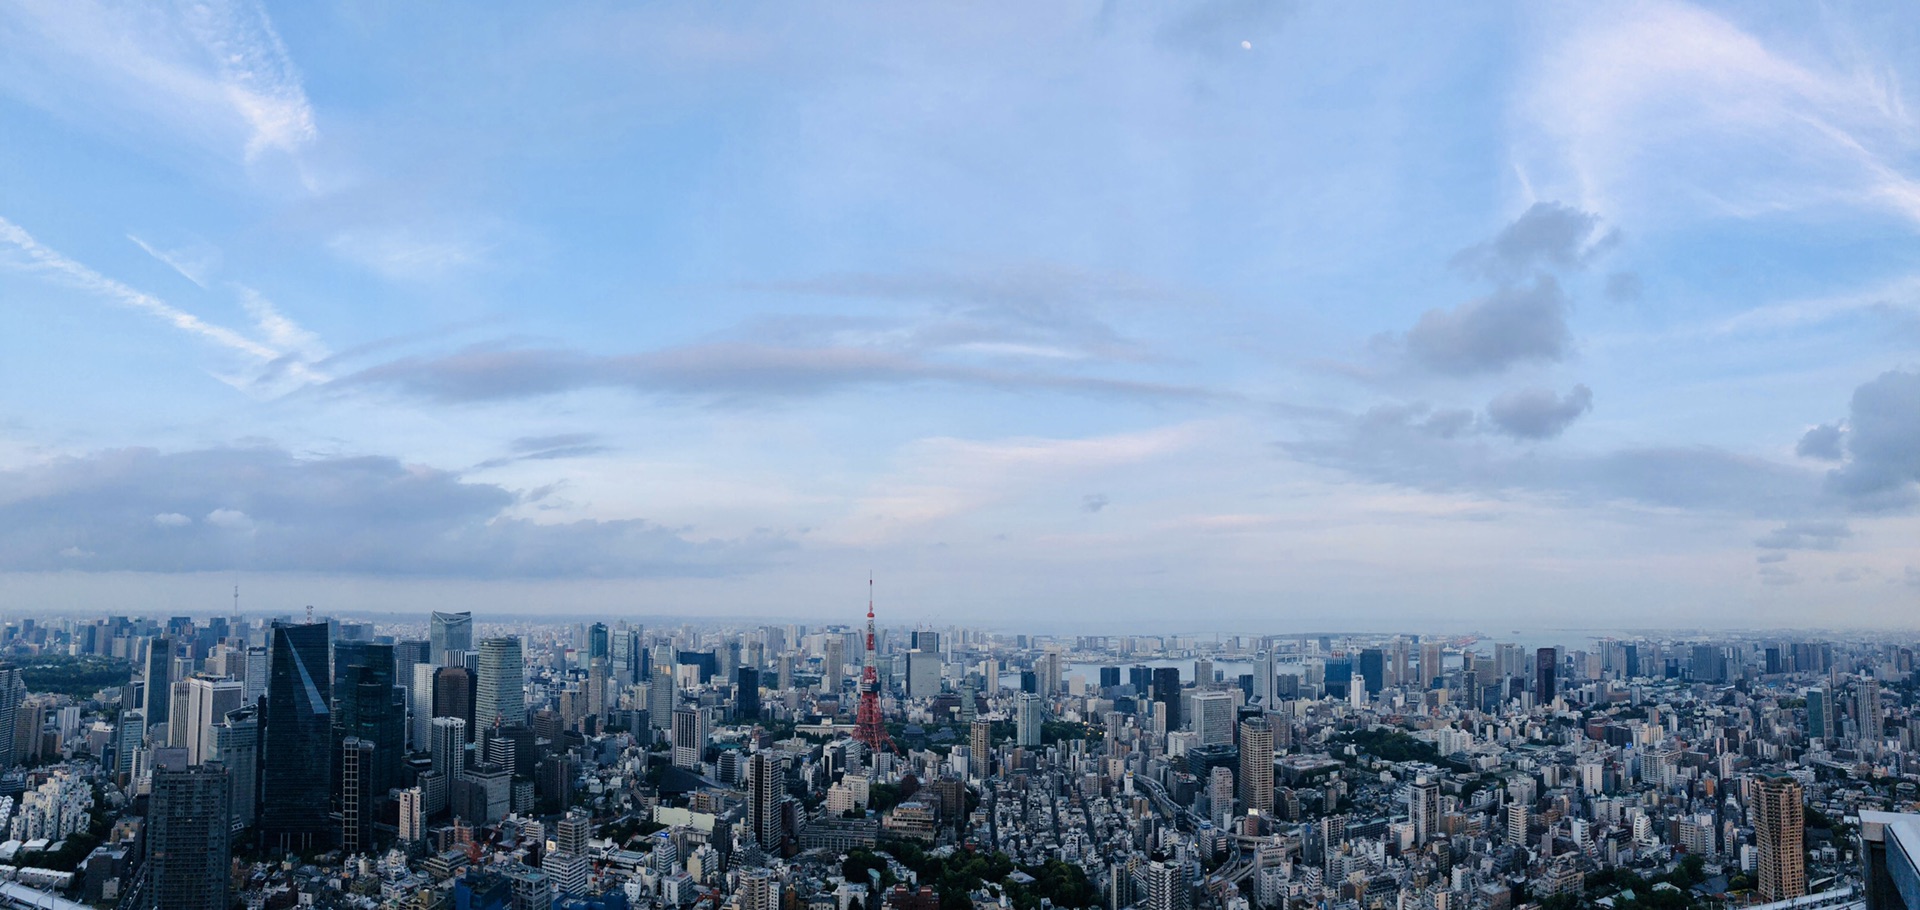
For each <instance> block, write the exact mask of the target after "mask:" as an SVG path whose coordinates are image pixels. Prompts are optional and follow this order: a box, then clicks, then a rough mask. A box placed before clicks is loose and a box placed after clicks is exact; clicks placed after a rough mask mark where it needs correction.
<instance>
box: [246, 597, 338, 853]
mask: <svg viewBox="0 0 1920 910" xmlns="http://www.w3.org/2000/svg"><path fill="white" fill-rule="evenodd" d="M272 635H273V644H272V645H271V648H272V651H271V653H272V658H271V660H272V668H273V670H272V673H271V674H270V675H269V677H268V679H267V695H266V697H265V698H263V699H261V704H262V705H264V706H265V710H263V711H262V712H261V715H260V825H259V827H260V842H261V844H262V846H263V847H265V848H266V849H268V850H270V851H277V852H285V851H298V852H301V853H307V852H312V851H314V850H315V849H317V848H322V847H326V846H330V845H331V843H332V838H333V826H332V824H331V823H330V820H329V819H328V814H329V812H330V810H331V808H332V806H331V803H332V800H331V799H330V796H329V793H328V789H329V788H328V777H329V775H328V774H327V771H326V769H328V768H330V767H332V765H333V756H332V751H333V749H332V747H333V712H332V703H333V702H332V691H333V690H332V682H333V680H332V677H331V676H329V674H328V673H327V670H328V666H327V624H326V623H324V622H319V623H309V624H306V625H288V624H284V623H274V625H273V632H272Z"/></svg>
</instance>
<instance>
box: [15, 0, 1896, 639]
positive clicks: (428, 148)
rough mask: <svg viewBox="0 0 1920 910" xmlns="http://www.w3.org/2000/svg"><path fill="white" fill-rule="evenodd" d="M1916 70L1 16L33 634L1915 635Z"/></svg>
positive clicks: (1874, 29) (1189, 28) (899, 19)
mask: <svg viewBox="0 0 1920 910" xmlns="http://www.w3.org/2000/svg"><path fill="white" fill-rule="evenodd" d="M1916 46H1920V16H1916V15H1915V11H1914V9H1913V7H1911V6H1909V5H1904V4H1873V3H1866V4H1844V5H1833V6H1814V5H1768V6H1762V5H1752V4H1747V5H1725V6H1696V5H1688V4H1681V3H1665V2H1649V3H1634V4H1617V5H1616V4H1606V5H1595V6H1585V5H1551V6H1548V5H1538V4H1471V5H1463V4H1441V5H1413V4H1407V5H1400V6H1394V7H1391V11H1390V12H1383V13H1381V14H1379V15H1364V16H1363V15H1355V14H1354V13H1353V11H1352V10H1351V9H1350V8H1347V7H1344V6H1342V5H1337V4H1308V3H1300V4H1294V3H1273V4H1266V3H1196V4H1183V5H1175V6H1159V5H1144V4H1134V5H1129V4H1095V3H1059V4H1017V5H1016V4H1008V5H1001V6H992V7H979V6H975V5H927V4H893V5H875V6H869V5H858V6H856V5H799V4H766V5H761V4H750V5H719V6H716V5H657V4H656V5H617V4H573V3H566V4H528V5H517V6H505V7H490V8H487V9H485V10H484V12H481V11H478V10H470V9H467V8H453V7H445V6H432V5H418V4H407V5H386V4H357V3H345V4H266V5H262V4H257V3H250V2H238V0H235V2H213V3H204V4H172V3H161V4H134V5H122V4H109V3H92V2H25V0H23V2H9V3H4V4H0V49H4V53H0V301H4V303H5V306H4V307H3V308H0V312H4V314H5V318H6V320H7V326H6V328H5V330H4V331H0V389H4V390H5V391H4V393H3V394H0V614H4V615H6V616H7V617H8V618H17V617H21V616H44V615H51V614H54V613H58V614H60V615H69V614H70V615H76V616H81V615H99V614H102V613H107V612H115V611H148V610H151V611H154V612H155V613H157V614H163V615H164V614H168V613H170V612H171V613H192V614H195V615H198V614H201V613H208V612H225V611H227V610H228V609H229V605H230V599H231V596H232V590H233V588H234V586H235V585H238V586H239V587H240V589H241V591H242V604H241V606H242V609H243V610H247V611H252V612H256V613H257V614H259V615H290V614H292V613H295V612H297V611H298V610H300V609H302V608H303V607H304V606H305V605H307V604H316V605H318V606H319V608H320V609H321V610H322V611H323V612H326V613H328V614H330V615H356V614H362V613H364V614H400V613H406V614H410V615H414V616H417V615H419V614H420V613H421V612H422V611H426V610H432V609H449V610H472V611H475V613H476V614H477V615H479V616H481V617H482V619H483V620H488V619H506V618H510V617H523V616H542V615H549V616H595V615H598V616H609V617H628V616H631V617H639V616H660V617H674V616H685V617H692V618H699V617H709V618H711V617H754V618H767V619H780V620H790V619H801V620H826V621H839V622H851V621H853V620H854V619H855V618H857V616H858V614H859V612H860V610H861V608H862V606H863V604H864V600H865V595H866V592H865V590H863V589H864V588H865V583H866V580H867V578H868V577H869V573H872V575H873V577H874V578H875V579H876V582H877V585H876V587H877V589H878V595H877V596H878V598H879V600H880V603H881V604H882V606H883V612H884V615H885V617H886V621H888V622H895V623H901V624H912V623H916V622H925V621H935V620H939V621H948V622H951V621H955V619H956V617H961V616H964V618H965V621H966V622H968V623H971V624H974V625H977V626H982V627H991V628H997V629H1013V630H1016V631H1060V632H1069V631H1087V632H1103V633H1121V632H1127V633H1132V632H1139V633H1159V632H1172V631H1185V632H1192V631H1196V630H1198V631H1205V632H1212V631H1216V630H1218V631H1226V632H1241V631H1250V632H1308V631H1316V630H1344V629H1356V630H1368V631H1394V632H1398V631H1406V630H1424V629H1451V630H1458V631H1482V632H1486V633H1489V634H1499V635H1509V634H1510V633H1511V632H1512V631H1514V630H1521V631H1529V632H1531V631H1540V630H1559V629H1570V630H1584V634H1583V635H1576V636H1570V639H1591V638H1592V637H1596V636H1597V635H1604V634H1606V633H1608V632H1610V631H1616V630H1631V629H1673V628H1709V629H1712V628H1786V627H1794V628H1807V627H1823V628H1912V627H1913V625H1914V617H1915V616H1916V612H1915V609H1914V607H1915V604H1916V600H1917V599H1920V549H1917V548H1916V546H1915V542H1916V541H1920V517H1917V515H1916V504H1920V497H1916V485H1917V484H1920V455H1917V454H1916V453H1920V356H1917V355H1916V350H1920V299H1917V296H1920V244H1916V242H1915V241H1916V234H1920V123H1917V122H1916V114H1915V112H1914V109H1913V108H1912V106H1911V104H1910V103H1909V102H1908V100H1907V98H1908V96H1909V94H1910V86H1911V85H1912V84H1914V81H1915V79H1916V77H1920V56H1916V55H1915V54H1914V53H1913V52H1912V49H1913V48H1914V47H1916ZM1568 643H1569V644H1571V643H1573V642H1572V641H1571V640H1570V641H1569V642H1568Z"/></svg>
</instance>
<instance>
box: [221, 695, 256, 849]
mask: <svg viewBox="0 0 1920 910" xmlns="http://www.w3.org/2000/svg"><path fill="white" fill-rule="evenodd" d="M259 713H260V708H259V706H258V705H247V706H246V707H243V708H239V709H236V710H233V711H229V712H227V716H226V717H225V718H224V719H222V720H221V721H220V723H219V724H218V725H216V726H215V727H214V728H213V758H214V760H215V761H218V762H219V763H220V764H221V765H223V766H225V767H226V769H227V780H228V782H229V783H230V784H231V786H229V787H228V788H227V790H228V802H229V805H230V806H231V807H232V815H233V821H232V827H233V830H235V831H239V830H240V829H242V828H245V827H247V826H249V825H252V824H253V815H254V805H255V804H254V790H255V784H256V783H258V781H259V775H260V767H259V766H260V719H259Z"/></svg>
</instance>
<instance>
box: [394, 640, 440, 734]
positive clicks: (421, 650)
mask: <svg viewBox="0 0 1920 910" xmlns="http://www.w3.org/2000/svg"><path fill="white" fill-rule="evenodd" d="M432 651H433V643H432V642H427V641H420V640H418V639H413V640H408V641H396V642H394V643H393V684H394V685H396V686H399V687H400V691H401V692H403V693H405V696H404V700H403V701H402V707H401V709H400V710H401V716H402V717H403V718H405V723H406V729H405V735H406V741H407V743H408V744H409V745H411V744H412V743H413V742H415V740H414V736H413V723H412V718H413V707H414V705H416V704H420V702H419V701H418V700H416V699H415V698H414V697H413V691H414V689H415V688H417V683H418V682H419V680H420V675H419V674H418V673H417V672H416V671H417V670H418V669H419V668H420V667H435V666H438V665H439V664H438V662H437V661H435V660H434V659H433V658H432V657H430V656H428V655H430V654H431V653H432ZM426 679H427V689H428V693H427V702H426V704H428V705H431V704H433V693H432V689H433V677H432V676H428V677H426ZM412 748H415V749H418V748H420V747H419V746H412Z"/></svg>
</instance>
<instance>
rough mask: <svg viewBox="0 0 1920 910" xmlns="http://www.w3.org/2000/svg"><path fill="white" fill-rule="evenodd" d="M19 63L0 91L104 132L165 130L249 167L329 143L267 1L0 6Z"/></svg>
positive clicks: (79, 0) (0, 78)
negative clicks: (269, 156) (267, 157)
mask: <svg viewBox="0 0 1920 910" xmlns="http://www.w3.org/2000/svg"><path fill="white" fill-rule="evenodd" d="M0 26H11V27H12V30H13V31H14V32H15V33H16V34H17V35H18V36H19V38H20V40H18V41H16V42H14V43H12V44H10V46H9V57H11V58H12V59H13V62H14V65H11V66H8V65H4V64H0V90H5V91H8V92H10V93H12V94H14V95H17V96H20V97H23V98H25V99H27V100H29V101H30V102H32V103H35V104H37V105H39V106H41V107H43V108H46V109H48V110H51V111H53V112H54V113H56V114H58V115H61V116H65V117H69V118H72V119H76V120H79V121H83V122H86V123H87V124H88V125H89V126H91V127H93V128H95V129H99V130H102V131H105V132H124V131H125V130H127V128H128V127H129V126H131V125H134V124H141V125H145V126H149V127H151V126H157V127H159V128H160V129H161V130H162V131H163V133H164V136H165V138H166V139H167V140H169V141H171V142H175V143H182V144H200V145H207V144H211V145H212V146H213V147H214V148H215V150H216V151H219V152H221V153H223V154H229V155H237V156H238V157H239V158H240V159H241V160H243V161H245V162H248V163H251V162H253V161H256V160H258V159H259V158H260V157H261V156H262V155H263V154H265V153H267V152H281V153H288V154H293V153H298V152H300V151H301V150H302V149H304V148H305V147H306V146H308V145H309V144H311V143H312V142H313V141H314V140H315V139H317V138H318V136H319V129H318V128H317V127H316V125H315V119H314V113H313V107H312V105H311V103H310V102H309V101H308V99H307V94H306V90H305V88H304V86H303V85H302V83H301V78H300V73H299V70H298V69H297V68H296V67H295V66H294V64H293V61H292V58H291V57H290V55H289V54H288V53H287V48H286V45H285V44H284V43H283V42H282V41H281V40H280V35H279V33H278V32H277V31H275V30H274V27H273V23H272V21H271V19H269V18H268V16H267V12H266V8H265V6H264V5H263V4H262V3H260V2H259V0H201V2H191V3H185V2H183V3H161V4H132V5H120V4H106V3H98V2H89V0H24V2H21V3H14V4H8V5H7V7H6V8H5V9H3V10H0Z"/></svg>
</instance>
